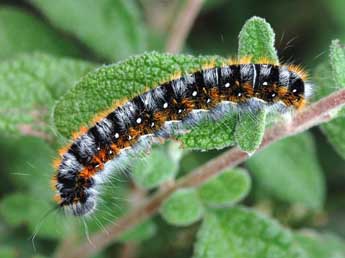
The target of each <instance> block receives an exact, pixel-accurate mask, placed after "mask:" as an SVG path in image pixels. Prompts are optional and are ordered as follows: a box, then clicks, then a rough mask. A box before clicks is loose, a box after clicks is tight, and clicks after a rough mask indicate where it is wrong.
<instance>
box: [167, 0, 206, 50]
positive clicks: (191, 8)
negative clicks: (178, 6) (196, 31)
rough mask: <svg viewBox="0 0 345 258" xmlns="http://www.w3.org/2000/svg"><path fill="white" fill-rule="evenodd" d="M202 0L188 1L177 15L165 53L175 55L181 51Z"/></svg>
mask: <svg viewBox="0 0 345 258" xmlns="http://www.w3.org/2000/svg"><path fill="white" fill-rule="evenodd" d="M202 4H203V0H188V1H187V3H186V5H185V6H184V7H183V9H182V10H181V11H180V13H179V14H178V15H177V17H176V19H175V22H174V24H173V25H172V28H171V32H170V33H169V38H168V41H167V44H166V51H167V52H170V53H172V54H176V53H178V52H180V51H181V49H182V47H183V44H184V42H185V41H186V38H187V36H188V34H189V31H190V29H191V28H192V25H193V23H194V20H195V19H196V17H197V15H198V13H199V11H200V10H201V7H202Z"/></svg>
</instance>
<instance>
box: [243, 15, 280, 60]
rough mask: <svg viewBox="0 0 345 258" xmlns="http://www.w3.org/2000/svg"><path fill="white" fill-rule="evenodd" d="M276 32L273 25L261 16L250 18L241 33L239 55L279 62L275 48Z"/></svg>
mask: <svg viewBox="0 0 345 258" xmlns="http://www.w3.org/2000/svg"><path fill="white" fill-rule="evenodd" d="M274 41H275V34H274V32H273V30H272V28H271V25H270V24H269V23H267V22H266V20H265V19H262V18H260V17H255V16H254V17H252V18H250V19H249V20H248V21H247V22H246V23H245V24H244V26H243V28H242V30H241V32H240V35H239V48H238V55H239V57H252V61H253V62H257V61H259V60H260V59H261V58H267V59H269V60H271V61H274V62H276V63H279V58H278V55H277V51H276V49H275V48H274Z"/></svg>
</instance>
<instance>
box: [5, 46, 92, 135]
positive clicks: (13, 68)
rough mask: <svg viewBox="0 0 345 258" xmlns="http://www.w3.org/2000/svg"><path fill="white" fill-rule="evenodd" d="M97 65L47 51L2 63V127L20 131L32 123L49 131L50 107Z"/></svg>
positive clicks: (13, 131)
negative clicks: (56, 55)
mask: <svg viewBox="0 0 345 258" xmlns="http://www.w3.org/2000/svg"><path fill="white" fill-rule="evenodd" d="M92 67H93V66H92V65H91V64H89V63H86V62H81V61H76V60H73V59H69V58H57V57H53V56H50V55H46V54H39V53H36V54H30V55H21V56H18V57H16V58H14V59H11V60H8V61H4V62H2V63H0V91H1V96H0V102H1V108H0V129H2V130H5V131H7V132H8V133H16V132H18V131H23V130H25V127H27V126H32V127H33V129H34V130H37V131H39V132H41V131H44V130H47V127H48V126H47V122H48V120H49V116H50V114H49V109H50V108H51V107H52V105H53V103H54V101H55V98H56V97H58V96H59V95H61V94H62V93H63V92H65V91H66V89H68V88H69V87H71V86H72V85H73V82H74V81H75V80H77V79H78V78H79V77H80V76H81V75H83V74H84V73H86V72H87V71H89V70H90V69H91V68H92Z"/></svg>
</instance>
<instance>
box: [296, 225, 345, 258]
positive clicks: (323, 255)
mask: <svg viewBox="0 0 345 258" xmlns="http://www.w3.org/2000/svg"><path fill="white" fill-rule="evenodd" d="M295 237H296V240H297V241H298V243H299V244H300V246H301V247H302V248H303V249H304V250H305V252H306V253H307V254H308V257H309V258H344V257H345V241H344V239H341V238H339V237H337V236H335V235H332V234H318V233H316V232H313V231H310V232H302V233H298V234H296V236H295Z"/></svg>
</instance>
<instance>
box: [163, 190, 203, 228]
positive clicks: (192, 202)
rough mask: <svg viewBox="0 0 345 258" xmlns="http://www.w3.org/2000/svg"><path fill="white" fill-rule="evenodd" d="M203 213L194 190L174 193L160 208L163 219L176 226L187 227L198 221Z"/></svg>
mask: <svg viewBox="0 0 345 258" xmlns="http://www.w3.org/2000/svg"><path fill="white" fill-rule="evenodd" d="M203 212H204V208H203V206H202V203H201V201H200V199H199V196H198V193H197V191H196V190H195V189H181V190H178V191H176V192H174V193H173V194H172V195H171V196H170V197H169V198H168V199H167V200H165V201H164V203H163V204H162V206H161V208H160V213H161V215H162V216H163V218H164V219H165V220H166V221H167V222H168V223H170V224H173V225H177V226H188V225H190V224H192V223H194V222H196V221H198V220H199V219H200V218H201V217H202V215H203Z"/></svg>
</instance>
